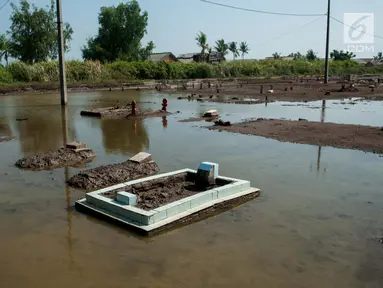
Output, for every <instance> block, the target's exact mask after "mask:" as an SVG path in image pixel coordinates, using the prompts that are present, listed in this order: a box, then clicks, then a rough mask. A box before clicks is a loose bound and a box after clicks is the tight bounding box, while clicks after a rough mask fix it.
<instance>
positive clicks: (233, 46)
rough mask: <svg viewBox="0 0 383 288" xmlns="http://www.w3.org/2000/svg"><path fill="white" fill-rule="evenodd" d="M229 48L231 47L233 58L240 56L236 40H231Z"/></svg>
mask: <svg viewBox="0 0 383 288" xmlns="http://www.w3.org/2000/svg"><path fill="white" fill-rule="evenodd" d="M228 48H229V50H230V52H231V53H233V60H235V58H237V57H238V56H239V51H238V47H237V42H234V41H233V42H230V43H229V44H228Z"/></svg>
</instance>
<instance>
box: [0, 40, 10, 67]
mask: <svg viewBox="0 0 383 288" xmlns="http://www.w3.org/2000/svg"><path fill="white" fill-rule="evenodd" d="M3 56H4V60H5V62H6V63H7V66H8V57H9V42H8V39H7V37H6V36H5V34H2V35H0V64H1V61H2V59H3Z"/></svg>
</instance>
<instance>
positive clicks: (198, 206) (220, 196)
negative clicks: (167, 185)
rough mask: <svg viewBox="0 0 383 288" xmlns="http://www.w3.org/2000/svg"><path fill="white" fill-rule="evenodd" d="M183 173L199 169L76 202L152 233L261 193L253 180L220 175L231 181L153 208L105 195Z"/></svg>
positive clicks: (111, 188)
mask: <svg viewBox="0 0 383 288" xmlns="http://www.w3.org/2000/svg"><path fill="white" fill-rule="evenodd" d="M183 173H194V174H195V173H197V171H195V170H192V169H183V170H178V171H173V172H169V173H164V174H159V175H154V176H150V177H146V178H142V179H138V180H133V181H129V182H125V183H121V184H118V185H114V186H111V187H107V188H104V189H100V190H97V191H94V192H90V193H87V194H86V197H85V198H84V199H81V200H79V201H77V202H76V207H77V208H85V210H88V211H89V210H90V212H95V213H98V214H101V215H102V216H107V217H109V218H112V220H117V221H119V222H122V223H121V224H128V225H129V226H133V227H134V228H138V229H139V230H142V231H143V232H150V231H152V230H156V229H158V228H160V227H162V226H164V225H168V224H169V223H172V222H175V221H178V220H180V219H182V218H184V217H187V216H189V215H191V214H194V213H196V212H199V211H201V210H205V209H207V208H209V207H211V206H214V205H216V204H218V203H222V202H225V201H229V200H232V199H235V198H239V197H244V196H246V195H248V194H253V193H256V192H259V189H257V188H251V187H250V182H249V181H246V180H240V179H235V178H229V177H223V176H218V177H217V178H216V179H217V180H226V181H228V182H230V183H229V184H226V185H224V186H221V187H217V188H213V189H211V190H207V191H204V192H200V193H197V194H195V195H193V196H190V197H186V198H183V199H181V200H178V201H174V202H172V203H169V204H166V205H164V206H161V207H158V208H155V209H152V210H149V211H146V210H143V209H140V208H137V207H135V206H131V205H127V204H126V202H124V201H122V202H118V201H116V200H115V199H112V198H108V197H105V196H103V195H104V194H105V193H107V192H111V191H115V190H117V189H121V190H123V188H125V189H126V188H127V187H128V186H130V185H135V184H138V183H144V182H147V181H152V180H157V179H160V178H162V177H169V176H175V175H177V174H183ZM123 194H124V195H125V194H126V193H125V192H124V193H123ZM128 194H129V193H128Z"/></svg>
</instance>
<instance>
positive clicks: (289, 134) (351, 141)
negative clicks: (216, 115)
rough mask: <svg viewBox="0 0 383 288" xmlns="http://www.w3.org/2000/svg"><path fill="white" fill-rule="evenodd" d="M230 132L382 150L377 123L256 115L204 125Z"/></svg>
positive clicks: (333, 145)
mask: <svg viewBox="0 0 383 288" xmlns="http://www.w3.org/2000/svg"><path fill="white" fill-rule="evenodd" d="M208 129H211V130H223V131H228V132H233V133H239V134H246V135H257V136H262V137H266V138H271V139H276V140H279V141H281V142H292V143H300V144H311V145H316V146H331V147H335V148H342V149H354V150H361V151H365V152H372V153H377V154H383V131H382V130H381V128H378V127H371V126H361V125H350V124H336V123H320V122H310V121H307V120H305V119H300V120H299V121H290V120H275V119H262V118H260V119H257V120H255V121H247V122H243V123H236V124H232V125H231V126H229V127H221V126H214V127H208Z"/></svg>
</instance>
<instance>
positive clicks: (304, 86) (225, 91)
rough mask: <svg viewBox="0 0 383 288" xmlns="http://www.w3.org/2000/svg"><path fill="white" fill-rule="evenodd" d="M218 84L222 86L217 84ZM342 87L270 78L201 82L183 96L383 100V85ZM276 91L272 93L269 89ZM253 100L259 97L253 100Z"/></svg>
mask: <svg viewBox="0 0 383 288" xmlns="http://www.w3.org/2000/svg"><path fill="white" fill-rule="evenodd" d="M217 84H218V88H217V87H216V85H217ZM261 85H263V93H261ZM345 85H346V87H345V89H342V83H337V82H330V83H328V84H327V85H326V84H323V83H321V82H318V81H313V80H312V81H308V82H302V83H301V82H300V81H298V82H297V81H280V82H277V81H269V80H263V82H260V81H258V82H257V83H253V82H252V81H246V80H243V81H231V82H223V83H221V82H212V85H211V87H210V88H208V85H207V84H206V83H204V85H203V88H202V89H199V88H200V86H199V85H195V88H188V89H187V90H184V91H183V93H185V94H186V96H184V97H180V98H179V99H180V100H181V99H188V96H190V97H189V98H191V99H190V100H192V99H194V100H197V101H209V102H219V103H230V104H262V103H265V101H267V102H272V101H289V102H303V101H318V100H331V99H344V98H350V97H362V98H367V99H371V98H377V99H383V86H382V85H380V86H377V87H375V88H374V89H373V91H372V89H371V88H370V87H369V85H368V84H356V85H355V87H354V88H349V87H348V86H347V85H349V84H348V83H346V84H345ZM271 89H272V90H273V93H268V91H269V90H271ZM166 92H168V93H172V92H173V93H180V91H174V90H173V91H170V90H169V91H166ZM250 99H251V100H252V99H256V101H254V102H255V103H253V101H250Z"/></svg>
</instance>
